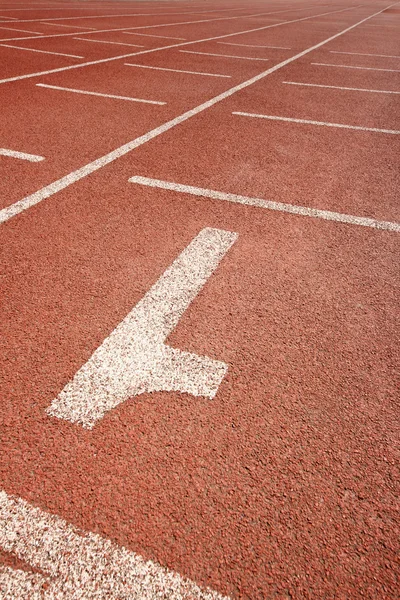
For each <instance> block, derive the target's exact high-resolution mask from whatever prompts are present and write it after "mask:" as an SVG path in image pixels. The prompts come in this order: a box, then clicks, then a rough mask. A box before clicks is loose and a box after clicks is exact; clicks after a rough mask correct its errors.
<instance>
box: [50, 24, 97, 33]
mask: <svg viewBox="0 0 400 600" xmlns="http://www.w3.org/2000/svg"><path fill="white" fill-rule="evenodd" d="M40 24H41V25H48V26H51V27H67V28H68V29H85V30H87V29H92V30H93V31H96V27H82V25H62V24H61V23H45V22H42V23H40Z"/></svg>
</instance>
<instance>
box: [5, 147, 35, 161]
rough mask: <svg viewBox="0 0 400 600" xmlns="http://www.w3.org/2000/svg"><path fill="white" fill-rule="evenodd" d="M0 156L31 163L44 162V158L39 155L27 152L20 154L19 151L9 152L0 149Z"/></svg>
mask: <svg viewBox="0 0 400 600" xmlns="http://www.w3.org/2000/svg"><path fill="white" fill-rule="evenodd" d="M0 156H9V157H10V158H19V159H21V160H29V162H41V161H42V160H44V156H38V155H37V154H27V153H26V152H18V151H17V150H8V149H7V148H0Z"/></svg>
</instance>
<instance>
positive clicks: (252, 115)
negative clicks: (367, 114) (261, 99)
mask: <svg viewBox="0 0 400 600" xmlns="http://www.w3.org/2000/svg"><path fill="white" fill-rule="evenodd" d="M232 114H233V115H239V116H241V117H253V118H255V119H268V120H270V121H287V122H288V123H304V124H307V125H321V126H323V127H338V128H340V129H355V130H356V131H372V132H375V133H391V134H393V135H399V134H400V131H397V130H395V129H377V128H375V127H361V126H359V125H344V124H342V123H326V122H324V121H311V120H308V119H293V118H290V117H276V116H272V115H259V114H255V113H246V112H233V113H232Z"/></svg>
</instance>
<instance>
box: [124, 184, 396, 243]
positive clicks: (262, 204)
mask: <svg viewBox="0 0 400 600" xmlns="http://www.w3.org/2000/svg"><path fill="white" fill-rule="evenodd" d="M129 181H130V182H131V183H136V184H139V185H145V186H148V187H154V188H159V189H163V190H171V191H173V192H180V193H183V194H191V195H193V196H201V197H203V198H211V199H212V200H224V201H228V202H235V203H238V204H245V205H247V206H256V207H258V208H267V209H269V210H276V211H279V212H286V213H290V214H294V215H301V216H303V217H314V218H318V219H325V220H327V221H336V222H338V223H346V224H349V225H362V226H364V227H373V228H375V229H387V230H389V231H397V232H400V223H392V222H390V221H377V220H376V219H369V218H367V217H357V216H353V215H347V214H343V213H337V212H332V211H330V210H320V209H318V208H309V207H307V206H297V205H295V204H285V203H282V202H273V201H271V200H263V199H262V198H251V197H248V196H239V195H237V194H226V193H224V192H218V191H216V190H208V189H204V188H198V187H193V186H191V185H182V184H180V183H171V182H169V181H161V180H159V179H150V178H149V177H131V178H130V179H129Z"/></svg>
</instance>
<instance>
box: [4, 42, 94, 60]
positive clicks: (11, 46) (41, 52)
mask: <svg viewBox="0 0 400 600" xmlns="http://www.w3.org/2000/svg"><path fill="white" fill-rule="evenodd" d="M0 46H3V47H4V48H13V49H14V50H26V51H27V52H39V53H40V54H53V55H54V56H67V57H68V58H84V57H83V56H77V55H76V54H64V53H62V52H50V50H38V49H37V48H24V47H22V46H14V45H12V44H0Z"/></svg>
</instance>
